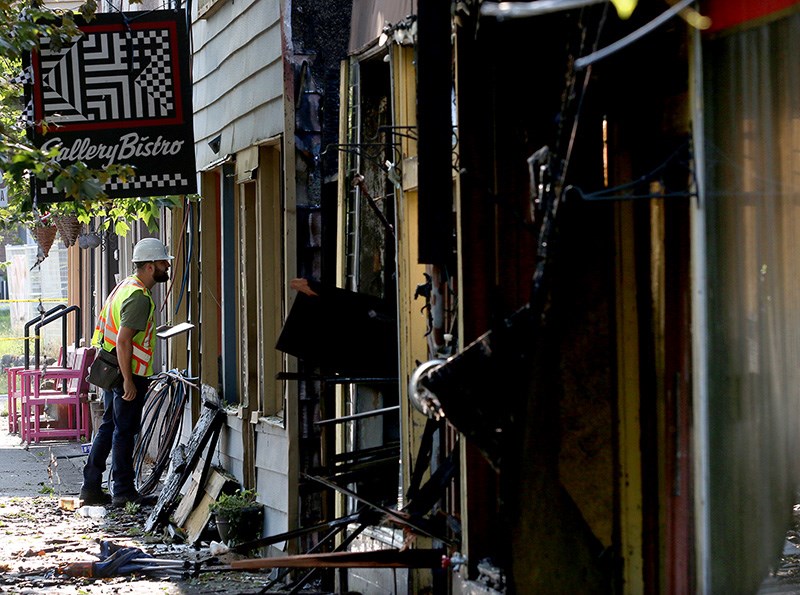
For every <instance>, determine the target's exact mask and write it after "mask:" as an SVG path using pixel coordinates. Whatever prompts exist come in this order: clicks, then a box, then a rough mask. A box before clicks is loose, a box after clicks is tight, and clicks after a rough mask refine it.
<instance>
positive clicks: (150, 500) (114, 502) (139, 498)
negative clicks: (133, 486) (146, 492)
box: [111, 492, 156, 508]
mask: <svg viewBox="0 0 800 595" xmlns="http://www.w3.org/2000/svg"><path fill="white" fill-rule="evenodd" d="M128 502H131V503H133V504H140V505H142V506H152V505H153V504H155V503H156V497H155V496H152V495H151V496H143V495H142V494H140V493H139V492H132V493H130V494H124V495H121V496H114V497H113V498H112V499H111V506H113V507H114V508H125V506H126V505H127V504H128Z"/></svg>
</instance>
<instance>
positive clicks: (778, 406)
mask: <svg viewBox="0 0 800 595" xmlns="http://www.w3.org/2000/svg"><path fill="white" fill-rule="evenodd" d="M704 56H705V61H706V62H705V67H706V72H705V81H706V88H705V91H704V92H705V98H706V110H705V114H706V122H707V129H706V143H707V147H706V151H707V156H708V161H707V167H708V171H707V190H708V193H707V196H706V197H705V200H706V208H707V221H708V229H707V233H708V241H709V251H708V262H707V266H708V271H709V292H708V301H709V302H708V305H709V329H708V333H709V344H708V350H709V351H708V353H709V370H710V385H709V418H710V446H711V452H710V502H709V505H710V510H711V542H710V547H711V548H712V552H711V560H712V562H711V572H712V576H711V581H712V582H711V584H712V589H711V592H712V593H744V592H755V590H757V588H758V585H759V584H760V582H761V580H762V579H763V578H765V576H766V574H767V572H768V570H769V568H770V566H773V567H774V565H775V564H777V563H778V561H779V557H780V553H781V550H782V547H783V542H784V535H785V531H786V530H787V529H788V528H789V527H790V526H791V524H792V505H793V504H794V503H795V502H796V498H795V495H796V494H795V491H796V489H797V486H798V478H800V473H798V470H799V466H798V461H800V450H798V440H797V436H798V432H799V431H800V416H798V409H799V408H798V401H800V378H798V376H800V374H799V373H798V369H800V60H798V57H799V56H800V15H793V16H789V17H784V18H783V19H781V20H779V21H775V22H772V23H769V24H764V25H761V26H758V27H754V28H750V29H747V30H744V31H739V32H736V33H733V34H729V35H726V36H724V37H721V38H718V39H715V40H711V41H709V42H708V43H707V44H706V45H705V46H704Z"/></svg>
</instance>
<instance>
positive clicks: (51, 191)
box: [39, 174, 189, 199]
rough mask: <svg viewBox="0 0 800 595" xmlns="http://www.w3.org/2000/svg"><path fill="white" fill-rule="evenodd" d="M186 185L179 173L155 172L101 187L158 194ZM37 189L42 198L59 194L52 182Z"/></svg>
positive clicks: (172, 192) (144, 194)
mask: <svg viewBox="0 0 800 595" xmlns="http://www.w3.org/2000/svg"><path fill="white" fill-rule="evenodd" d="M188 185H189V180H188V179H187V178H185V177H184V176H182V175H181V174H157V175H152V176H137V177H136V178H135V179H133V180H128V181H127V182H120V181H115V180H112V181H110V182H108V183H107V184H106V185H105V186H104V187H103V190H105V191H106V192H108V193H112V192H116V191H119V190H142V191H143V194H141V196H160V195H168V194H176V193H179V192H178V191H176V189H180V188H185V187H187V186H188ZM39 191H40V193H41V197H42V198H44V199H47V198H48V197H51V196H57V195H58V194H59V191H58V190H57V189H56V187H55V186H54V185H53V183H52V182H44V183H43V184H42V185H41V187H40V189H39Z"/></svg>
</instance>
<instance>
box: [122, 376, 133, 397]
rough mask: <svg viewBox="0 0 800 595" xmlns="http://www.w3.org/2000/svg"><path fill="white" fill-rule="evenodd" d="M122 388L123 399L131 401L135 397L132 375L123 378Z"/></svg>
mask: <svg viewBox="0 0 800 595" xmlns="http://www.w3.org/2000/svg"><path fill="white" fill-rule="evenodd" d="M122 388H123V389H125V394H124V395H122V398H123V399H125V400H126V401H133V400H134V399H135V398H136V385H135V384H134V383H133V376H131V377H130V378H127V379H126V380H125V382H124V383H123V385H122Z"/></svg>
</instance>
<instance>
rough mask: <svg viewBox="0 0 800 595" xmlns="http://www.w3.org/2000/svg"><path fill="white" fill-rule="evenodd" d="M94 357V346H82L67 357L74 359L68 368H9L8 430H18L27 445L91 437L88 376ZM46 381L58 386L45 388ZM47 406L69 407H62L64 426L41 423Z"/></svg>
mask: <svg viewBox="0 0 800 595" xmlns="http://www.w3.org/2000/svg"><path fill="white" fill-rule="evenodd" d="M94 357H95V348H94V347H79V348H77V349H76V350H75V353H74V357H72V358H67V361H68V362H69V359H71V360H72V361H71V362H70V363H71V365H69V366H68V367H50V368H37V369H32V368H31V369H25V368H22V369H16V370H13V369H9V371H8V403H9V407H8V408H9V431H10V432H13V431H19V435H20V438H21V439H22V441H23V442H27V443H28V444H30V443H31V442H34V443H38V442H39V441H40V440H42V439H48V438H69V439H74V440H80V439H81V438H86V439H88V438H89V436H90V432H91V427H90V419H89V400H88V395H89V382H88V380H87V379H86V377H87V376H88V375H89V367H90V366H91V365H92V362H93V361H94ZM47 381H52V382H53V383H54V384H55V387H54V388H44V385H45V384H46V383H47ZM12 395H13V396H12ZM17 405H18V406H19V408H17ZM48 405H65V406H66V407H64V408H62V410H63V409H66V413H67V423H66V425H65V426H64V427H50V424H43V423H42V416H43V414H44V412H45V407H47V406H48ZM12 411H13V413H12ZM17 415H18V416H19V420H17ZM12 418H13V420H12Z"/></svg>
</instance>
